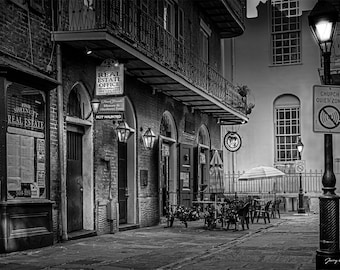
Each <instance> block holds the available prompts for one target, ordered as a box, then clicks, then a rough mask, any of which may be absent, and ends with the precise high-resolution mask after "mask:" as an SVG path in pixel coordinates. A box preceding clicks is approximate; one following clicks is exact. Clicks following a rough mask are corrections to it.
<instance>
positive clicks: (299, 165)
mask: <svg viewBox="0 0 340 270" xmlns="http://www.w3.org/2000/svg"><path fill="white" fill-rule="evenodd" d="M305 168H306V161H305V160H296V161H295V172H297V173H302V172H304V171H305Z"/></svg>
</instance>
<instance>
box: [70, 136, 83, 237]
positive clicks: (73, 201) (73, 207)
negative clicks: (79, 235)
mask: <svg viewBox="0 0 340 270" xmlns="http://www.w3.org/2000/svg"><path fill="white" fill-rule="evenodd" d="M82 139H83V134H82V133H79V132H74V131H67V172H66V195H67V232H73V231H78V230H82V229H83V177H82V174H83V171H82V159H83V158H82V148H83V145H82Z"/></svg>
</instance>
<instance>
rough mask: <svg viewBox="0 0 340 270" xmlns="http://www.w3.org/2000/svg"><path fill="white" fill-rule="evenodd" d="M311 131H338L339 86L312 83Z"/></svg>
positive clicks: (339, 128) (339, 126) (339, 120)
mask: <svg viewBox="0 0 340 270" xmlns="http://www.w3.org/2000/svg"><path fill="white" fill-rule="evenodd" d="M313 131H314V132H322V133H340V86H333V85H332V86H331V85H314V87H313Z"/></svg>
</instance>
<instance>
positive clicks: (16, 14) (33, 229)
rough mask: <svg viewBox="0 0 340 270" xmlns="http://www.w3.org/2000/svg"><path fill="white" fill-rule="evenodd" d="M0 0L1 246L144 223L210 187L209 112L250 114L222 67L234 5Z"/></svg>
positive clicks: (237, 10)
mask: <svg viewBox="0 0 340 270" xmlns="http://www.w3.org/2000/svg"><path fill="white" fill-rule="evenodd" d="M1 6H2V7H4V8H2V9H1V11H0V13H1V19H2V24H1V27H0V37H1V44H0V68H1V73H0V78H1V86H0V91H1V95H2V96H3V97H5V98H4V99H1V101H0V102H1V104H0V105H1V106H0V108H1V109H0V111H1V114H0V119H1V123H2V124H1V126H0V141H1V144H0V145H1V148H0V155H1V157H5V158H2V159H1V161H0V177H1V213H0V214H1V231H0V241H1V243H0V250H1V252H11V251H15V250H22V249H27V248H34V247H39V246H45V245H51V244H53V243H54V242H56V241H60V240H62V239H63V240H67V239H71V238H74V237H78V236H79V235H82V234H87V235H92V234H104V233H112V232H116V231H118V230H120V229H124V228H136V227H139V226H152V225H155V224H158V223H159V222H160V221H161V220H162V218H163V217H166V215H167V209H169V207H173V206H176V205H184V206H186V207H189V206H191V202H192V201H193V200H196V199H197V198H198V197H202V198H203V197H204V196H209V195H210V193H212V192H217V189H218V187H217V184H216V181H217V177H216V173H215V174H214V173H213V172H215V170H211V167H212V166H216V167H219V168H221V167H222V163H221V162H220V163H218V164H215V163H211V162H212V160H213V157H217V156H219V157H220V156H221V151H222V147H221V140H220V138H221V133H220V125H219V123H220V120H221V119H222V120H223V123H225V124H241V123H245V122H247V121H248V116H247V113H246V102H245V100H244V98H242V97H241V96H240V95H239V93H238V92H237V89H236V87H235V86H234V85H233V84H232V83H230V82H229V81H228V80H226V79H225V78H224V77H223V76H222V75H221V74H222V73H223V72H222V71H223V64H222V57H221V56H222V51H221V40H222V39H224V38H231V37H235V36H238V35H241V34H242V33H243V32H244V16H245V14H244V11H245V9H244V2H243V1H233V0H230V1H220V0H214V1H201V0H193V1H181V0H178V1H176V0H174V1H172V0H164V1H153V0H140V1H119V0H112V1H108V0H107V1H106V0H101V1H99V0H98V1H95V0H93V1H82V0H77V1H73V0H72V1H34V0H31V1H19V0H8V1H5V0H2V1H1ZM18 18H19V19H18ZM94 101H99V109H98V111H96V110H94V107H93V106H92V105H93V104H94ZM97 104H98V103H97ZM146 140H152V141H153V145H151V146H150V145H147V144H146V143H145V141H146ZM214 160H215V158H214ZM217 160H218V159H217ZM219 160H221V159H219ZM217 171H218V170H217Z"/></svg>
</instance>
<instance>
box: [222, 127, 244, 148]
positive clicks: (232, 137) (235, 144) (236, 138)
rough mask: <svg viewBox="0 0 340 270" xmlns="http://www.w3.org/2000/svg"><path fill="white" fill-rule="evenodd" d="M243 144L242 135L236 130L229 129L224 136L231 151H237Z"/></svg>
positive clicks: (225, 143) (225, 144)
mask: <svg viewBox="0 0 340 270" xmlns="http://www.w3.org/2000/svg"><path fill="white" fill-rule="evenodd" d="M241 144H242V140H241V137H240V135H238V134H237V133H236V132H232V131H229V132H228V133H227V134H226V135H225V136H224V146H225V148H226V149H227V150H228V151H230V152H235V151H237V150H238V149H240V147H241Z"/></svg>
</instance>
